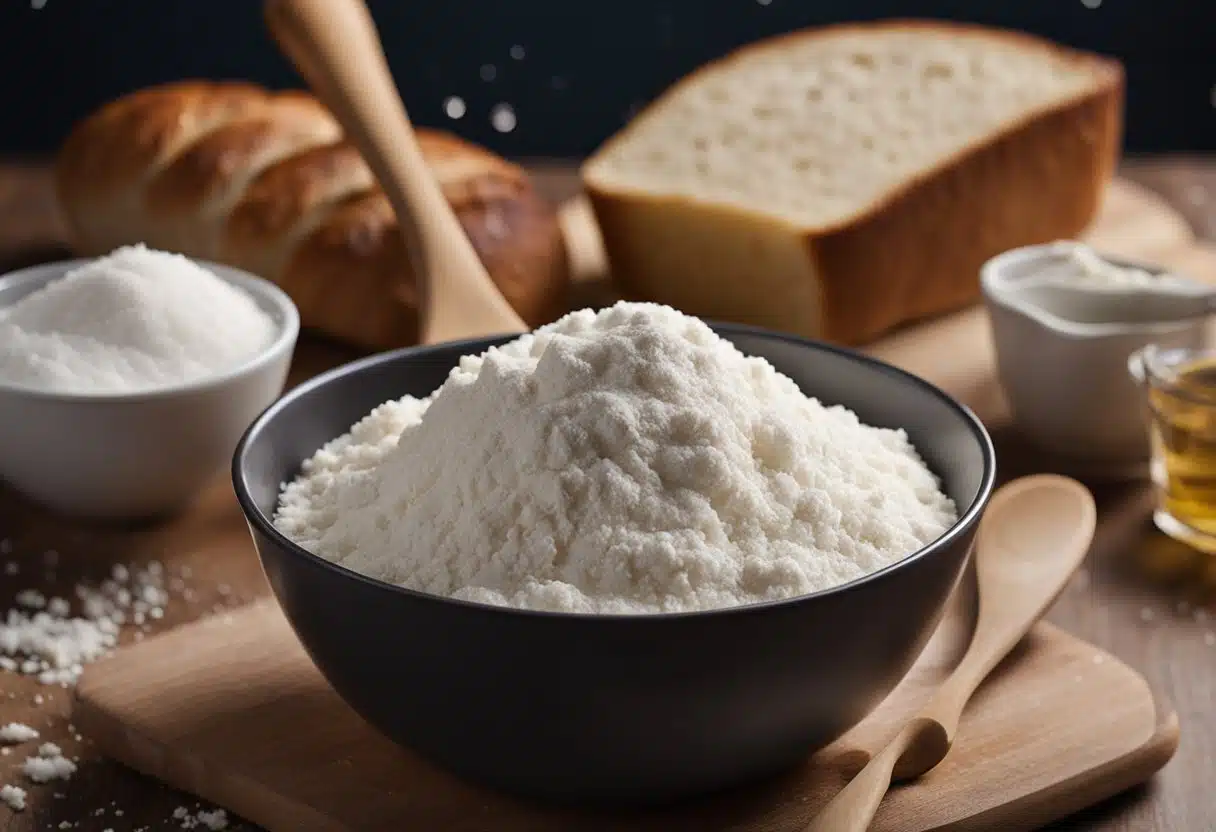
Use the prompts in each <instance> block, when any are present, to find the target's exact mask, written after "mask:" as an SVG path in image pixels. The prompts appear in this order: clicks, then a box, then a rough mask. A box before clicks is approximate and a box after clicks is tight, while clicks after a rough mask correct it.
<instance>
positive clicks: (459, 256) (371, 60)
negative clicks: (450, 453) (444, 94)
mask: <svg viewBox="0 0 1216 832" xmlns="http://www.w3.org/2000/svg"><path fill="white" fill-rule="evenodd" d="M265 15H266V23H267V25H268V26H269V27H270V31H271V33H272V34H273V35H274V37H275V39H276V40H277V41H278V42H279V45H280V47H281V48H282V49H283V52H284V53H285V54H286V55H287V57H288V58H290V59H291V61H292V62H293V63H294V64H295V65H296V68H297V69H298V70H299V71H300V74H301V75H303V76H304V78H305V80H307V81H308V84H309V85H310V86H311V87H312V88H313V90H314V91H315V92H316V94H317V96H318V97H319V98H320V99H321V100H322V101H323V102H325V104H326V106H328V107H329V108H330V110H331V111H332V112H333V113H334V115H335V116H336V117H337V119H338V121H339V122H340V123H341V124H342V127H343V128H344V129H345V131H346V133H347V134H348V135H349V136H350V138H351V139H352V140H353V141H354V143H355V145H356V146H357V147H358V148H359V150H360V152H361V153H362V154H363V157H364V158H365V159H366V160H367V163H368V165H369V166H370V167H371V169H372V171H373V172H374V173H375V174H376V178H377V179H378V180H379V182H380V186H381V187H382V188H383V189H384V192H385V194H386V195H387V196H388V198H389V201H390V202H391V203H392V206H393V211H394V212H395V213H396V215H397V221H398V224H399V225H400V226H401V233H402V235H403V236H404V238H405V247H406V250H407V251H408V252H409V256H410V257H411V260H412V262H413V266H414V271H415V274H416V275H417V276H418V281H419V284H420V285H419V290H420V295H421V298H422V302H421V304H420V308H419V315H420V317H421V333H420V334H421V340H422V342H423V343H435V342H437V341H450V340H457V339H461V338H474V337H480V336H485V335H498V334H504V333H515V332H523V331H525V330H526V329H527V327H526V326H525V324H524V322H523V321H522V320H520V318H519V316H518V315H517V314H515V311H514V310H513V309H512V308H511V307H510V305H509V304H508V303H507V302H506V300H504V299H503V297H502V295H501V294H499V292H498V289H497V287H495V286H494V284H493V282H492V281H491V280H490V277H489V275H488V274H487V273H486V270H485V267H484V266H483V265H482V262H481V258H479V257H478V256H477V252H476V251H475V250H474V249H473V246H472V244H471V243H470V242H469V240H468V237H467V236H466V235H465V233H464V229H463V228H462V227H461V225H460V222H459V221H458V220H457V219H456V215H455V214H454V213H453V212H452V209H451V206H450V205H449V204H448V201H447V199H446V198H445V197H444V195H443V192H442V190H440V188H439V184H438V182H436V181H435V178H434V176H433V175H432V174H431V171H430V169H429V168H428V167H427V165H426V162H425V161H424V160H423V158H422V152H421V151H420V150H419V148H418V141H417V139H416V138H415V136H414V131H413V128H412V126H411V124H410V120H409V116H408V115H407V114H406V111H405V106H404V105H403V104H402V103H401V97H400V96H399V95H398V93H397V88H396V86H395V85H394V84H393V79H392V76H391V75H390V73H389V69H388V61H387V60H386V59H385V57H384V50H383V48H382V47H381V45H380V38H379V36H378V35H377V34H376V28H375V24H374V23H373V22H372V18H371V14H370V13H369V12H368V10H367V6H365V5H364V4H363V2H361V0H267V2H266V6H265Z"/></svg>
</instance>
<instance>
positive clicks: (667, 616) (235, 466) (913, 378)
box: [232, 320, 996, 624]
mask: <svg viewBox="0 0 1216 832" xmlns="http://www.w3.org/2000/svg"><path fill="white" fill-rule="evenodd" d="M705 322H706V323H707V324H708V325H709V326H710V328H712V329H713V330H714V331H715V332H717V333H718V334H719V335H728V334H739V335H748V336H753V337H760V338H766V339H769V340H773V341H783V342H786V343H790V344H795V345H797V346H800V347H803V348H809V349H812V350H822V351H825V352H830V353H834V354H836V355H838V356H841V357H843V358H846V359H848V360H850V361H855V362H859V363H861V364H866V365H870V366H871V367H873V368H874V369H877V370H879V371H880V372H882V373H883V374H885V375H888V376H894V377H896V378H899V379H901V380H903V381H905V382H907V383H910V384H912V385H914V386H916V387H919V388H921V389H922V390H924V391H925V392H927V393H928V394H929V395H931V396H933V397H935V398H937V399H938V400H939V401H941V402H942V403H943V404H945V405H946V406H947V407H949V408H950V409H952V410H953V411H955V413H957V414H958V415H959V416H960V417H961V418H962V420H963V422H964V423H965V424H966V425H967V426H968V427H969V428H970V429H971V433H972V436H973V437H975V439H976V441H977V442H978V444H979V446H980V455H981V457H982V459H983V471H982V472H981V478H980V485H979V489H978V490H977V492H976V495H975V497H974V498H973V499H972V501H971V504H970V505H969V506H967V507H966V509H964V510H963V512H962V513H960V514H959V516H958V519H957V520H956V521H955V522H954V523H953V524H952V525H951V526H950V527H949V528H948V529H946V531H944V532H942V534H941V535H939V536H938V537H936V538H934V539H933V540H931V541H930V542H929V543H927V544H925V545H924V546H922V547H920V548H919V549H916V550H915V551H912V552H909V553H908V554H907V555H905V556H904V557H902V558H900V559H899V560H897V561H895V562H894V563H890V564H888V565H886V566H884V567H882V568H881V569H878V570H876V571H874V572H871V573H869V574H866V575H862V576H861V577H859V578H856V579H854V580H851V581H847V582H845V583H843V584H838V585H837V586H833V587H828V588H827V589H821V590H819V591H817V592H812V593H807V594H805V595H795V596H792V597H790V598H780V599H774V600H769V601H757V602H754V603H749V604H739V605H735V606H729V607H716V608H713V609H707V610H686V611H679V612H657V613H586V612H561V611H552V610H534V609H521V608H518V607H507V606H501V605H497V604H487V603H484V602H479V601H469V600H465V599H458V598H450V597H447V596H443V595H435V594H432V593H428V592H422V591H420V590H415V589H410V588H408V587H404V586H399V585H397V584H391V583H388V582H387V581H382V580H379V579H378V578H372V577H370V576H368V575H364V574H362V573H360V572H356V571H355V570H353V569H349V568H347V567H345V566H342V565H341V564H337V563H334V562H333V561H330V560H327V559H326V558H323V557H321V556H320V555H317V554H314V553H313V552H310V551H308V550H307V549H305V548H304V547H303V546H301V545H300V544H298V543H296V542H295V541H294V540H292V539H290V538H289V537H287V535H285V534H283V533H282V532H280V531H279V530H278V528H276V527H275V525H274V521H273V519H272V518H271V517H268V516H267V515H266V514H265V513H264V512H262V510H261V509H260V508H258V506H257V504H256V503H255V502H254V500H253V497H252V495H251V494H250V491H249V487H248V484H247V483H246V479H245V460H246V457H247V456H248V454H249V451H250V449H251V447H252V446H253V444H254V442H256V441H257V439H258V438H259V436H260V434H261V433H262V432H263V431H264V430H265V429H266V428H267V426H268V425H269V424H270V423H271V422H272V421H273V420H274V419H275V418H276V417H277V416H278V414H279V413H281V412H282V411H283V410H284V409H285V408H287V407H288V406H289V405H290V404H291V403H292V402H294V401H295V400H296V399H299V398H301V397H303V396H305V395H307V394H309V393H311V392H313V391H314V390H316V389H318V388H320V387H324V386H325V385H326V384H328V383H330V382H331V381H333V380H335V379H337V378H342V377H345V376H349V375H355V374H357V373H360V372H362V371H364V370H366V369H368V368H370V367H375V366H379V365H382V364H391V363H394V362H397V361H402V360H407V359H411V358H415V357H417V356H425V355H426V354H428V353H430V352H435V351H437V350H440V349H442V350H445V351H447V350H451V349H453V348H456V349H458V350H459V352H460V354H461V355H469V354H475V353H473V352H472V349H470V348H473V349H476V350H477V352H478V353H480V352H484V351H485V350H486V349H488V348H489V347H491V346H495V345H497V344H501V343H506V342H508V341H510V340H513V339H514V338H518V337H520V336H519V335H518V334H505V335H497V336H487V337H482V338H469V339H462V340H459V341H445V342H442V343H439V344H426V345H418V346H411V347H402V348H399V349H395V350H389V351H386V352H381V353H376V354H373V355H369V356H366V357H364V358H359V359H355V360H354V361H349V362H346V363H344V364H340V365H338V366H337V367H334V368H332V369H330V370H327V371H325V372H323V373H321V374H319V375H316V376H313V377H312V378H310V379H308V380H307V381H304V382H302V383H300V384H298V385H296V386H295V387H294V388H292V389H291V390H289V391H287V392H286V393H284V394H283V395H282V396H280V397H279V398H278V399H277V400H276V401H275V402H274V403H273V404H271V405H270V406H269V407H267V408H266V409H265V410H264V411H263V412H262V413H261V414H259V415H258V417H257V418H256V419H254V420H253V422H252V423H250V425H249V427H248V428H247V429H246V430H245V432H244V433H243V434H242V436H241V439H240V441H239V442H238V443H237V446H236V450H235V452H234V453H233V456H232V484H233V490H234V491H235V492H236V498H237V502H238V503H239V504H240V507H241V511H242V513H243V514H244V515H245V519H246V521H247V523H248V524H249V525H250V527H251V529H252V530H253V531H255V532H257V533H260V534H262V535H264V536H265V537H266V538H268V539H269V540H271V541H273V542H274V543H275V544H276V545H277V546H279V547H280V548H281V549H283V550H284V551H286V552H288V553H290V555H291V556H292V557H295V558H300V559H301V560H302V561H303V562H304V563H306V564H308V565H310V566H312V567H313V568H319V569H322V570H324V571H327V572H329V573H330V574H332V575H333V576H334V577H335V578H341V579H345V580H355V581H357V582H360V583H363V584H365V585H367V586H368V587H369V588H372V589H376V590H379V591H382V592H389V593H391V594H394V595H397V596H400V597H403V598H408V599H410V600H411V601H414V602H423V603H433V604H440V605H445V606H447V605H450V606H456V607H464V608H467V609H469V610H470V611H471V612H478V613H481V614H484V615H492V616H504V617H509V618H533V619H563V620H582V621H595V622H600V621H612V622H622V623H623V622H633V623H635V624H636V623H637V622H639V621H642V622H645V621H654V620H663V621H676V620H686V619H693V618H695V619H697V620H703V619H706V618H715V619H716V618H721V617H729V616H738V615H755V614H762V613H766V612H771V611H773V610H775V609H784V608H788V607H791V606H793V605H795V604H799V603H803V602H809V601H811V600H813V599H819V598H825V597H828V596H832V595H838V594H843V593H846V592H852V591H856V590H857V589H859V588H860V587H862V586H865V585H867V584H869V583H871V582H877V581H882V580H885V579H887V578H888V577H889V576H890V575H892V574H893V573H895V572H897V571H899V570H900V569H901V568H904V567H906V566H909V565H911V564H912V563H913V562H915V561H919V560H921V559H922V558H926V557H930V556H932V555H933V554H934V553H936V552H939V551H942V550H944V549H946V548H948V547H949V546H950V545H951V544H952V543H954V542H955V541H956V540H957V539H958V538H960V537H962V536H963V535H964V534H966V533H967V532H968V530H969V529H971V527H973V526H975V525H976V524H977V523H978V522H979V519H980V516H981V515H982V513H983V511H984V509H985V507H986V506H987V505H988V501H989V499H990V498H991V496H992V492H993V490H994V488H995V483H996V449H995V447H994V446H993V443H992V437H991V436H990V435H989V433H988V430H987V428H985V427H984V424H983V422H982V421H981V420H980V418H979V417H978V416H977V415H976V414H975V412H974V411H973V410H972V409H971V408H969V407H968V406H967V405H965V404H963V403H962V402H960V401H959V400H958V399H956V398H954V397H953V396H951V395H950V394H949V393H947V392H946V391H944V390H942V389H941V388H940V387H938V386H937V385H935V384H932V383H931V382H929V381H926V380H925V379H923V378H921V377H920V376H917V375H915V374H913V373H909V372H907V371H906V370H902V369H900V368H899V367H896V366H894V365H893V364H889V363H887V362H885V361H882V360H880V359H877V358H873V357H871V356H868V355H865V354H864V353H862V352H860V351H858V350H854V349H850V348H848V347H843V346H838V345H835V344H829V343H826V342H823V341H817V340H814V339H810V338H803V337H801V336H797V335H791V334H788V333H784V332H775V331H773V330H767V329H764V328H761V327H755V326H750V325H746V324H735V323H721V322H716V321H711V320H706V321H705ZM282 485H283V483H280V486H279V487H280V488H282ZM254 544H255V549H256V548H258V546H257V541H256V534H255V541H254ZM259 560H261V554H260V553H259Z"/></svg>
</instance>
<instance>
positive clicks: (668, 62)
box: [0, 0, 1216, 156]
mask: <svg viewBox="0 0 1216 832" xmlns="http://www.w3.org/2000/svg"><path fill="white" fill-rule="evenodd" d="M1087 3H1088V5H1087ZM260 5H261V4H260V3H259V2H258V1H257V0H46V2H45V6H44V7H43V8H41V9H35V8H33V7H32V6H31V4H30V2H29V0H0V154H8V155H12V154H23V155H45V154H48V153H51V152H53V151H54V149H55V148H56V147H57V145H58V143H59V142H60V140H61V139H62V137H63V135H64V134H65V133H66V131H67V130H68V128H69V126H70V125H71V124H72V122H73V121H74V120H75V119H77V118H79V117H81V116H82V115H84V114H85V113H87V112H88V111H89V110H91V109H92V108H94V107H96V106H97V105H99V104H100V103H102V102H104V101H106V100H108V99H110V98H113V97H115V96H117V95H120V94H122V93H124V92H127V91H130V90H133V89H137V88H139V87H142V86H145V85H148V84H151V83H155V82H160V81H166V80H171V79H179V78H188V77H206V78H247V79H252V80H255V81H258V82H261V83H264V84H268V85H270V86H276V87H281V86H298V85H299V81H298V79H297V78H296V76H295V74H294V73H293V71H292V70H291V68H290V67H289V66H288V65H287V63H286V62H285V61H284V60H283V59H282V58H281V57H280V56H279V54H278V52H277V51H276V49H275V47H274V44H273V43H272V42H271V41H270V39H269V37H268V35H267V34H266V32H265V29H264V27H263V25H262V20H261V12H260ZM369 5H370V6H371V9H372V12H373V15H374V16H375V17H376V20H377V23H378V25H379V27H380V30H381V34H382V37H383V38H384V41H385V46H386V51H387V52H388V54H389V60H390V63H391V65H392V68H393V72H394V75H395V77H396V79H397V83H398V85H399V86H400V88H401V90H402V94H403V96H404V98H405V101H406V105H407V107H408V108H409V110H410V114H411V115H412V116H413V117H414V119H415V120H416V121H417V122H419V123H421V124H431V125H440V124H443V125H446V126H448V127H450V128H452V129H454V130H455V131H456V132H459V133H460V134H462V135H464V136H466V137H468V138H471V139H474V140H476V141H480V142H482V143H484V144H487V145H489V146H491V147H493V148H495V149H496V150H498V151H500V152H502V153H506V154H509V155H527V156H573V155H580V154H585V153H587V152H588V151H590V150H591V149H593V148H594V147H595V146H596V145H597V144H598V143H599V142H600V141H602V140H603V139H604V138H605V137H606V136H608V135H609V134H610V133H611V132H612V131H613V130H615V129H616V128H618V127H619V126H620V125H621V124H622V122H623V120H624V119H625V118H626V117H627V116H628V114H629V113H630V112H631V110H632V108H635V107H637V106H638V105H639V104H640V103H642V102H644V101H646V100H648V99H649V98H651V97H652V96H654V95H655V94H656V93H657V92H659V91H660V90H661V89H662V88H663V87H664V86H665V85H666V84H668V83H670V82H671V81H673V80H674V79H676V78H678V77H679V76H680V75H682V74H684V73H685V72H687V71H689V70H691V69H693V68H695V67H696V66H697V65H699V64H701V63H703V62H704V61H706V60H708V59H711V58H714V57H716V56H718V55H721V54H723V53H725V52H727V51H728V50H730V49H731V48H732V47H734V46H737V45H739V44H743V43H746V42H748V41H751V40H755V39H757V38H760V37H763V36H766V35H770V34H775V33H779V32H784V31H789V30H792V29H797V28H799V27H802V26H807V25H811V24H816V23H824V22H830V21H839V20H847V19H865V18H876V17H889V16H919V17H940V18H949V19H957V20H971V21H976V22H983V23H990V24H998V25H1004V26H1010V27H1015V28H1021V29H1026V30H1029V31H1032V32H1037V33H1040V34H1044V35H1047V36H1049V37H1052V38H1055V39H1057V40H1060V41H1063V42H1065V43H1070V44H1074V45H1076V46H1080V47H1084V48H1089V49H1094V50H1097V51H1101V52H1105V53H1107V54H1111V55H1115V56H1117V57H1119V58H1121V59H1122V60H1123V61H1124V62H1125V64H1126V67H1127V71H1128V76H1129V90H1128V99H1129V100H1128V127H1127V148H1128V150H1130V151H1133V152H1134V151H1164V150H1205V151H1213V150H1216V107H1214V106H1213V103H1214V102H1213V86H1214V85H1216V46H1214V44H1216V0H1085V2H1082V0H768V3H767V4H764V3H762V2H757V0H600V1H599V2H596V0H591V2H588V0H581V2H580V0H371V2H370V3H369ZM1091 6H1093V7H1092V8H1091ZM513 46H519V47H522V50H523V53H522V54H523V57H522V59H518V58H515V57H512V55H511V50H512V47H513ZM516 53H517V54H518V53H519V50H516ZM487 66H489V67H492V68H493V79H492V80H484V78H483V74H485V75H489V74H490V72H491V71H490V70H489V69H486V67H487ZM449 96H459V97H460V98H462V99H463V100H464V101H465V102H466V103H467V113H466V114H465V115H464V117H463V118H461V119H459V120H452V119H449V118H447V116H446V115H445V113H444V106H443V102H444V101H445V99H447V98H448V97H449ZM500 103H507V104H509V105H511V106H512V107H513V109H514V112H515V114H516V126H515V128H514V129H513V130H511V131H510V132H507V133H502V132H498V131H496V130H495V129H494V128H493V127H492V125H491V122H490V116H489V114H490V112H491V111H492V109H493V108H494V107H495V106H496V105H498V104H500Z"/></svg>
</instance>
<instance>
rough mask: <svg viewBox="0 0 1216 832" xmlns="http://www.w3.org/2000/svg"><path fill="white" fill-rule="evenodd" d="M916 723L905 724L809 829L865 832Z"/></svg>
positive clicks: (815, 819)
mask: <svg viewBox="0 0 1216 832" xmlns="http://www.w3.org/2000/svg"><path fill="white" fill-rule="evenodd" d="M916 730H917V729H916V727H915V725H914V723H908V724H907V725H905V726H904V727H903V730H901V731H900V732H899V733H898V734H896V735H895V738H894V739H892V740H891V742H889V743H887V746H886V748H884V749H883V750H882V751H880V752H878V754H877V755H876V756H874V757H872V758H871V759H870V762H868V763H867V764H866V767H865V768H863V769H862V770H861V771H860V772H859V773H858V774H857V776H856V777H854V778H853V779H852V780H850V781H849V784H848V785H847V786H845V787H844V788H843V789H841V790H840V791H839V792H837V793H836V796H835V797H833V798H832V800H831V802H830V803H828V805H827V806H825V807H824V809H823V811H821V812H820V813H819V814H818V815H816V816H815V818H814V819H813V820H812V821H811V823H810V825H809V826H807V828H806V832H865V830H867V829H869V828H870V822H871V821H872V820H874V814H875V813H876V812H877V811H878V807H879V805H881V804H882V799H883V797H884V796H885V795H886V793H887V789H888V788H890V786H891V772H892V771H894V769H895V763H896V761H898V760H899V758H900V755H902V754H903V753H904V749H905V748H907V747H908V744H909V743H910V742H911V740H912V737H913V735H914V733H915V732H916Z"/></svg>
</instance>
